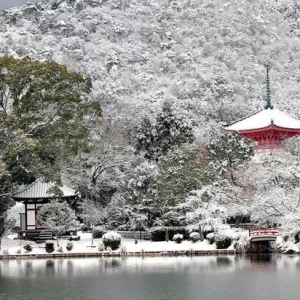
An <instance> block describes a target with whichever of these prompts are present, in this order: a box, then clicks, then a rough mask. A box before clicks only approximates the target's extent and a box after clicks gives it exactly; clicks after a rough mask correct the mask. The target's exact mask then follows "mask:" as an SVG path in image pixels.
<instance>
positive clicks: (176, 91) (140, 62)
mask: <svg viewBox="0 0 300 300" xmlns="http://www.w3.org/2000/svg"><path fill="white" fill-rule="evenodd" d="M299 20H300V5H299V4H297V2H296V1H292V0H290V1H286V0H262V1H252V0H239V1H235V0H232V1H228V2H225V1H221V0H208V1H199V0H181V1H180V0H178V1H175V0H174V1H172V0H153V1H146V0H145V1H143V0H142V1H141V0H139V1H138V0H132V1H131V0H60V1H59V0H51V1H50V0H48V1H45V2H42V3H40V4H36V5H35V4H29V3H28V4H26V5H24V6H23V7H21V8H15V9H11V10H5V11H3V12H1V13H0V39H1V44H0V55H1V56H2V58H1V61H0V69H1V74H0V88H1V90H0V96H1V98H0V102H1V105H0V108H1V119H0V124H1V129H0V130H1V131H0V138H1V141H0V147H1V156H0V162H1V164H0V172H1V173H0V174H1V177H0V180H1V212H2V214H5V211H6V209H7V208H8V207H9V206H10V205H11V200H10V196H11V193H12V192H13V190H14V188H16V186H18V185H20V184H27V183H29V182H32V181H33V180H34V179H36V178H38V177H43V178H46V179H48V180H51V181H56V182H58V183H62V182H63V183H65V184H67V185H69V186H71V187H73V188H75V189H77V190H78V191H79V192H80V194H81V196H82V201H83V204H82V211H83V216H84V218H85V219H86V220H88V222H89V223H91V224H94V225H96V224H106V226H108V227H109V228H111V229H127V230H133V229H136V228H137V227H138V228H142V229H145V230H147V229H148V228H151V227H155V226H204V227H205V226H206V225H209V226H211V227H213V228H216V227H219V228H221V227H222V224H224V223H225V222H228V221H229V220H235V221H236V220H240V219H242V218H245V217H246V218H251V220H252V221H253V222H256V223H257V224H258V225H264V226H266V225H267V224H266V221H268V224H276V225H277V226H280V227H282V228H283V229H285V230H287V231H294V230H297V229H299V226H300V220H299V216H298V215H299V205H300V202H299V196H300V181H299V179H300V171H299V157H300V148H299V145H300V144H299V139H297V138H295V139H292V140H290V141H289V142H288V143H287V145H286V147H287V152H286V153H281V154H280V153H279V154H272V155H265V156H260V157H259V158H257V157H254V158H253V150H252V144H251V142H249V141H246V140H242V139H240V137H239V136H238V135H237V134H233V135H224V134H223V133H222V127H223V126H224V125H225V124H227V123H231V122H234V121H235V120H238V119H239V118H242V117H245V116H247V115H249V114H251V113H253V112H256V111H258V110H260V109H262V108H263V107H264V101H265V100H264V99H265V94H266V92H265V65H266V64H269V65H270V68H271V73H270V74H271V88H272V102H273V104H274V106H275V107H276V108H278V109H281V110H283V111H286V112H287V113H289V114H290V115H291V116H294V117H298V118H300V104H299V103H300V102H299V89H300V87H299V81H300V64H299V62H300V60H299V55H300V54H299V53H300V51H299V50H300V43H299V36H300V23H299ZM54 62H55V63H54ZM56 63H57V64H56ZM64 66H66V68H65V67H64ZM16 68H19V69H18V71H15V70H16ZM43 70H45V72H44V73H45V76H42V75H41V74H43ZM25 75H26V76H25ZM56 76H57V77H56ZM22 79H24V80H22ZM59 82H63V83H64V84H63V87H62V88H61V87H60V86H59V88H57V84H59ZM45 85H46V87H45ZM53 86H54V87H55V88H54V91H53V88H52V87H53ZM100 106H101V108H100ZM8 107H9V109H7V108H8ZM60 112H61V113H60ZM57 116H58V117H57ZM45 120H46V122H44V121H45ZM43 122H44V123H43Z"/></svg>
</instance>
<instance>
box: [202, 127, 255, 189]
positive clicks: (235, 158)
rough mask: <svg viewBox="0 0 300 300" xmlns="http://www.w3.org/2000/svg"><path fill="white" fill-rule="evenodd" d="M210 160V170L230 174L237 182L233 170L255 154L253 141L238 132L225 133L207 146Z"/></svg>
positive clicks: (219, 173)
mask: <svg viewBox="0 0 300 300" xmlns="http://www.w3.org/2000/svg"><path fill="white" fill-rule="evenodd" d="M207 152H208V157H209V161H210V166H209V170H211V171H212V172H213V173H215V174H216V175H217V176H220V175H224V174H230V177H231V179H232V182H233V183H234V182H235V179H234V174H233V171H234V170H235V169H236V168H237V167H238V166H240V165H242V164H243V163H245V162H247V161H249V160H250V159H251V157H252V156H253V143H252V141H250V140H247V139H244V138H242V137H241V136H240V135H239V134H238V133H233V134H223V135H222V136H221V137H219V138H217V139H215V140H213V141H212V142H211V143H210V144H209V145H208V146H207Z"/></svg>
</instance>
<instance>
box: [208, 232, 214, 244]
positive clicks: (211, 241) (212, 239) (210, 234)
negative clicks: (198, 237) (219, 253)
mask: <svg viewBox="0 0 300 300" xmlns="http://www.w3.org/2000/svg"><path fill="white" fill-rule="evenodd" d="M206 239H207V240H208V242H209V244H213V243H214V242H215V234H214V233H213V232H211V233H209V234H208V235H206Z"/></svg>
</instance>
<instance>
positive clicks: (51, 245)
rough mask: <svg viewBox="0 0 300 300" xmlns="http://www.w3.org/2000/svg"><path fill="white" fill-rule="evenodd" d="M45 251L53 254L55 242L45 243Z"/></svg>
mask: <svg viewBox="0 0 300 300" xmlns="http://www.w3.org/2000/svg"><path fill="white" fill-rule="evenodd" d="M45 250H46V252H47V253H51V252H53V251H54V242H53V241H46V242H45Z"/></svg>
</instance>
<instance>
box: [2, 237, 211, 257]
mask: <svg viewBox="0 0 300 300" xmlns="http://www.w3.org/2000/svg"><path fill="white" fill-rule="evenodd" d="M78 235H80V240H79V241H73V245H74V247H73V249H72V250H71V251H69V252H70V253H95V252H99V250H98V245H99V243H101V239H94V247H92V238H91V236H92V235H91V233H81V232H79V233H78ZM14 238H15V236H13V235H11V236H5V237H3V239H2V246H1V251H0V254H11V255H16V254H25V253H27V252H26V250H25V249H24V248H23V247H24V246H25V245H26V244H28V243H29V244H31V245H32V247H33V249H32V251H31V252H30V253H31V254H45V253H46V252H45V243H41V244H37V243H35V242H32V241H24V240H16V239H14ZM54 242H55V249H56V250H55V251H54V252H53V253H58V252H57V248H58V247H57V242H56V241H54ZM67 242H68V240H64V239H61V240H59V245H60V246H62V248H63V252H68V251H67V250H66V245H67ZM120 249H122V250H123V251H126V252H144V251H145V252H155V251H157V252H164V251H189V250H215V249H216V245H215V244H212V245H210V244H209V243H208V241H207V240H204V241H203V242H196V243H192V242H191V241H183V242H182V243H180V244H176V243H175V242H173V241H169V242H151V241H145V240H138V243H137V244H135V241H134V240H132V239H130V240H129V239H122V242H121V246H120ZM120 249H118V250H116V252H118V251H120ZM20 251H21V253H20Z"/></svg>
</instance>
